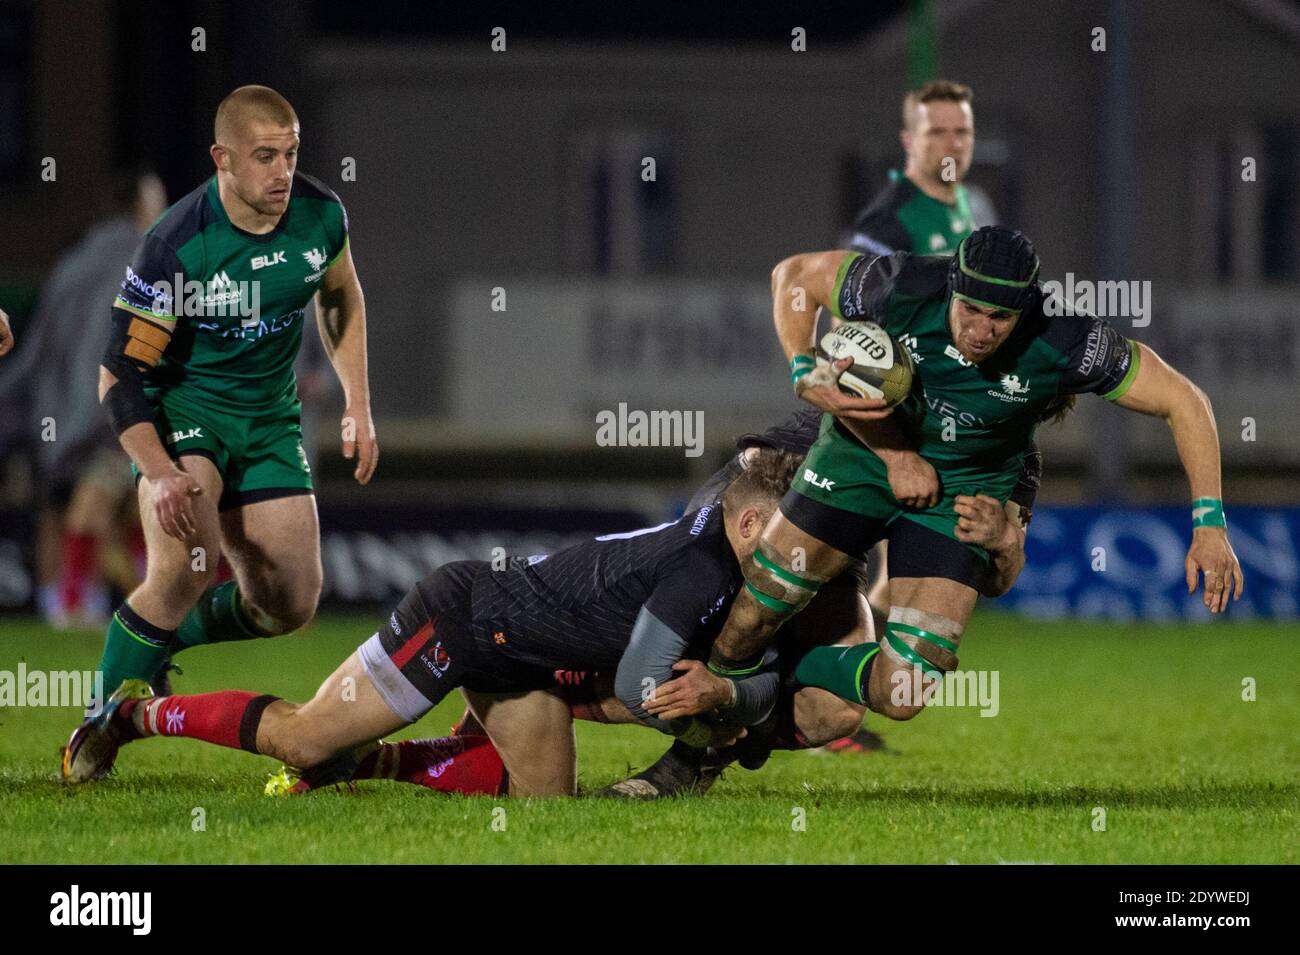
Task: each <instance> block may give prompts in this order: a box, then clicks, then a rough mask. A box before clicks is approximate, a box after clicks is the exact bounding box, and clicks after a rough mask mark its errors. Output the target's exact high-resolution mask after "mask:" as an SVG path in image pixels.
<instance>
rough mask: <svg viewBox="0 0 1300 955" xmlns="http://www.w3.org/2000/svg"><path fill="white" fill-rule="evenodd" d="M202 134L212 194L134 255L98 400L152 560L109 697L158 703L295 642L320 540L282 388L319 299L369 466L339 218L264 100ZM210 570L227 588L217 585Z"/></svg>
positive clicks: (352, 277) (350, 428)
mask: <svg viewBox="0 0 1300 955" xmlns="http://www.w3.org/2000/svg"><path fill="white" fill-rule="evenodd" d="M214 132H215V143H214V145H213V146H212V148H211V155H212V160H213V163H214V165H215V166H216V175H215V176H213V177H212V178H211V179H209V180H208V181H207V182H205V183H204V184H202V185H201V186H199V187H198V188H197V189H195V190H194V191H193V192H191V193H190V194H189V195H187V196H185V197H184V198H183V199H181V200H180V201H179V202H177V203H176V204H175V205H174V206H172V207H171V208H170V209H169V210H168V211H167V212H166V213H165V214H164V215H163V216H162V218H161V219H159V220H158V222H157V223H155V224H154V226H153V227H152V228H151V229H150V230H149V232H148V233H147V234H146V235H145V237H144V239H143V240H142V242H141V243H140V246H139V248H138V250H137V252H136V255H135V258H134V260H133V261H132V262H131V263H130V265H129V266H128V267H127V269H126V278H125V280H124V281H123V282H122V287H121V292H120V293H119V295H118V297H117V299H116V300H115V301H114V302H113V303H112V305H113V307H112V328H113V331H112V337H111V339H110V341H109V343H108V347H107V349H106V351H105V353H104V359H103V364H102V366H101V368H100V371H99V375H100V385H99V395H100V401H101V403H102V405H103V406H104V408H105V410H106V411H107V413H108V418H109V422H110V424H111V425H112V427H113V430H114V432H115V433H116V434H117V436H118V439H119V441H120V443H121V445H122V447H123V448H124V449H125V450H126V452H127V453H128V454H129V455H130V457H131V460H132V463H133V466H134V468H135V471H136V474H137V475H138V477H139V491H138V496H139V502H140V517H141V522H142V524H143V527H144V532H145V540H146V544H147V548H148V570H147V575H146V579H145V582H144V583H143V584H142V585H141V586H140V587H139V588H137V589H136V590H134V591H133V592H132V593H131V594H130V595H129V596H128V598H127V599H126V601H125V602H124V603H123V604H122V605H121V606H120V607H119V608H118V609H117V611H116V613H114V614H113V617H112V620H111V621H110V623H109V627H108V632H107V635H106V637H105V644H104V654H103V658H102V659H101V661H100V664H99V670H100V671H101V672H102V673H103V677H104V686H105V688H106V691H107V692H111V691H112V689H114V688H116V687H117V686H118V685H119V684H121V683H122V682H123V681H124V680H128V679H142V680H146V681H151V680H152V681H154V682H155V683H156V684H157V685H158V686H159V689H165V683H166V668H167V667H168V666H169V664H170V659H171V656H172V655H173V654H175V653H178V652H180V651H181V650H184V649H188V648H190V647H193V646H198V645H201V644H208V643H217V642H222V641H228V640H247V639H252V638H256V637H269V636H275V635H277V634H284V633H288V632H290V631H292V630H295V629H297V628H298V627H301V626H302V625H304V624H305V623H307V621H309V620H310V619H311V617H312V615H313V614H314V613H315V609H316V601H317V599H318V597H319V594H320V587H321V561H320V530H319V525H318V522H317V516H316V500H315V497H314V495H313V490H312V478H311V473H310V469H309V468H308V465H307V462H306V456H305V454H304V451H303V448H302V444H301V430H300V425H299V419H298V415H299V402H298V396H297V391H296V385H295V380H294V373H293V364H294V359H295V357H296V355H297V354H298V349H299V345H300V343H301V341H302V335H303V324H304V309H305V307H306V305H307V304H308V302H309V301H310V300H311V298H312V296H316V297H317V302H316V316H317V325H318V329H319V332H320V335H321V338H322V341H323V342H324V344H325V349H326V351H327V352H328V354H329V356H330V360H331V362H332V363H333V365H334V369H335V371H336V373H337V374H338V377H339V380H340V382H341V383H342V385H343V391H344V396H345V402H346V410H345V411H344V418H343V453H344V456H345V457H348V458H352V457H354V456H355V457H356V459H357V466H356V470H355V477H356V480H357V481H358V482H359V483H362V484H365V483H366V482H367V481H369V480H370V477H371V475H372V474H373V473H374V470H375V466H376V463H377V459H378V445H377V443H376V441H375V435H374V426H373V423H372V420H371V414H370V391H369V382H368V378H367V370H366V313H365V304H364V300H363V298H362V293H361V285H360V283H359V282H358V280H357V275H356V270H355V269H354V267H353V264H352V255H351V251H350V249H349V245H348V224H347V216H346V214H345V212H344V210H343V206H342V204H341V203H340V202H339V199H338V197H337V196H336V195H335V194H334V193H333V192H332V191H330V190H329V189H328V188H327V187H326V186H324V185H322V184H321V183H320V182H318V181H317V180H315V179H312V178H311V177H309V176H306V175H304V174H302V173H300V172H298V171H297V163H298V144H299V136H298V133H299V127H298V118H297V116H296V115H295V113H294V111H293V108H292V107H291V106H290V105H289V103H288V102H287V101H286V100H285V99H284V97H282V96H280V95H279V94H278V93H276V92H275V91H274V90H271V89H268V88H266V87H262V86H243V87H240V88H238V89H236V90H235V91H233V92H232V93H231V94H230V95H229V96H227V97H226V98H225V99H224V100H223V101H222V102H221V104H220V105H219V106H218V108H217V113H216V120H215V124H214ZM223 551H224V553H225V556H226V557H227V559H228V560H229V561H230V564H231V567H232V568H233V570H234V575H235V577H234V580H231V581H227V582H226V583H222V584H217V583H216V582H215V575H216V573H217V567H218V561H219V557H220V555H221V554H222V552H223ZM96 718H97V717H94V716H92V717H88V720H87V723H85V724H83V726H82V727H81V728H79V729H78V730H77V732H76V733H74V734H73V738H72V739H71V740H70V741H69V746H68V747H67V749H66V750H65V754H66V752H70V751H72V750H73V749H75V748H76V746H77V734H78V733H81V732H83V731H88V728H89V727H90V726H91V723H92V721H93V720H94V719H96ZM64 768H65V771H66V769H67V767H66V765H65V767H64Z"/></svg>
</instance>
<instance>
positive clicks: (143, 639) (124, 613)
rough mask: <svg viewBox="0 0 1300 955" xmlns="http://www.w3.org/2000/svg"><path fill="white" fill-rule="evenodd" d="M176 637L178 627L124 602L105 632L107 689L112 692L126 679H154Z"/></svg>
mask: <svg viewBox="0 0 1300 955" xmlns="http://www.w3.org/2000/svg"><path fill="white" fill-rule="evenodd" d="M175 639H176V632H175V631H173V630H163V629H162V628H161V627H155V626H154V625H153V624H151V623H150V622H149V621H147V620H145V619H144V618H143V617H141V616H140V615H139V614H138V613H136V612H135V611H134V610H132V609H131V605H130V604H127V603H123V604H122V606H120V607H118V608H117V612H116V613H114V614H113V619H112V620H110V621H109V622H108V632H107V633H106V634H105V635H104V655H103V656H102V657H101V658H100V660H99V670H100V672H101V673H103V674H104V692H105V693H106V694H111V693H112V692H113V691H114V690H116V689H117V688H118V686H120V685H121V683H122V681H123V680H148V679H152V677H153V675H154V673H156V672H157V670H158V667H160V666H161V665H162V662H163V660H165V659H166V658H167V651H168V649H169V648H170V647H171V645H172V643H173V641H174V640H175Z"/></svg>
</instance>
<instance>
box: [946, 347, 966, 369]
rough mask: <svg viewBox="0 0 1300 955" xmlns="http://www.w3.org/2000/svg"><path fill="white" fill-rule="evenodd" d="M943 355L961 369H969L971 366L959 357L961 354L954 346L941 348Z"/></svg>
mask: <svg viewBox="0 0 1300 955" xmlns="http://www.w3.org/2000/svg"><path fill="white" fill-rule="evenodd" d="M943 353H944V354H945V355H947V356H948V357H949V358H951V359H952V360H953V361H955V362H956V363H957V364H959V365H961V366H962V367H963V368H969V367H970V366H971V365H972V364H973V363H972V362H969V361H967V360H966V359H965V358H963V357H962V356H961V352H959V351H958V350H957V347H956V346H955V345H945V346H944V347H943Z"/></svg>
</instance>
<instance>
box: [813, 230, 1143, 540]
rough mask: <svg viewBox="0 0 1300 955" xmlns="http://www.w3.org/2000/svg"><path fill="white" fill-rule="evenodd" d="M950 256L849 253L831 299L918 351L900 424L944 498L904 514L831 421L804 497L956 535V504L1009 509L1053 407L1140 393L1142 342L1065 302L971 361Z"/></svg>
mask: <svg viewBox="0 0 1300 955" xmlns="http://www.w3.org/2000/svg"><path fill="white" fill-rule="evenodd" d="M950 258H951V257H949V256H915V255H909V254H908V253H906V252H897V253H894V254H893V255H888V256H877V257H873V256H864V255H850V256H847V257H846V258H845V260H844V262H843V264H842V265H841V267H840V270H839V274H838V275H837V277H836V281H835V287H834V293H833V298H832V302H831V310H832V311H833V312H834V314H835V315H836V317H838V318H841V319H844V320H846V321H874V322H877V323H879V324H880V325H882V326H883V327H884V328H885V329H886V330H887V331H888V332H889V333H890V334H891V335H893V336H894V337H895V338H896V339H897V340H899V341H900V342H901V343H902V345H903V347H904V348H906V349H907V350H908V351H909V352H910V353H911V356H912V359H913V363H914V367H915V376H914V379H913V384H912V392H911V394H910V395H909V396H908V397H907V398H906V399H905V400H904V402H903V403H902V404H901V405H899V407H898V408H897V410H895V412H894V414H893V416H892V420H893V421H895V422H897V423H898V424H899V425H900V426H901V427H902V428H903V430H904V432H905V433H906V434H907V435H908V437H909V438H910V441H911V444H912V446H913V447H914V448H915V449H916V451H917V452H918V453H919V454H920V455H921V456H922V457H923V458H925V459H926V460H927V461H929V462H930V463H931V464H932V465H933V466H934V468H935V470H936V471H937V472H938V474H939V478H940V481H941V484H942V491H943V500H942V501H941V502H940V503H939V504H938V505H937V506H936V507H934V508H931V509H930V510H929V511H926V512H923V513H906V514H905V513H903V511H902V509H901V508H900V507H899V505H898V503H897V501H895V500H894V498H893V495H892V494H891V493H890V491H889V479H888V471H887V468H886V467H885V464H884V462H883V461H881V459H880V458H879V457H877V456H876V455H875V454H873V453H872V452H871V451H869V450H868V449H867V448H865V447H864V446H863V445H862V444H860V443H859V442H858V441H857V440H856V439H855V438H853V437H852V436H851V435H849V434H848V433H847V431H845V430H844V427H843V425H841V424H839V423H838V422H837V421H836V420H835V419H834V418H833V417H831V416H830V415H826V416H825V417H824V418H823V420H822V428H821V436H820V437H819V438H818V440H817V442H816V443H815V444H814V445H813V447H812V449H811V450H810V452H809V454H808V457H807V459H806V462H805V464H806V469H805V471H804V472H803V475H802V476H801V477H800V478H799V479H798V480H797V481H796V483H795V485H794V490H795V491H796V492H798V493H799V494H801V495H804V496H806V497H810V498H812V499H814V500H816V501H819V502H820V503H822V504H825V505H828V506H830V507H836V508H840V509H842V510H848V511H853V512H856V513H859V514H863V515H866V516H870V517H872V518H874V519H880V520H885V521H892V520H893V519H895V518H896V517H899V516H903V517H907V518H909V519H912V520H917V521H919V522H921V523H923V524H926V525H928V526H930V527H932V528H933V529H935V530H940V531H942V532H943V533H945V534H948V536H952V528H953V525H955V522H956V516H955V514H954V513H953V512H952V500H953V498H954V497H955V496H956V495H958V494H972V495H973V494H988V495H991V496H993V497H995V498H997V499H998V500H1000V501H1003V502H1005V501H1006V500H1007V499H1008V498H1009V497H1010V496H1011V493H1012V491H1013V489H1014V488H1015V486H1016V482H1017V480H1018V478H1019V476H1020V474H1021V471H1022V467H1023V465H1024V461H1025V456H1026V454H1027V453H1028V449H1029V448H1030V447H1031V441H1032V439H1033V436H1034V430H1035V428H1036V427H1037V425H1038V422H1039V421H1040V419H1041V418H1042V416H1043V412H1044V410H1045V409H1046V408H1047V407H1048V405H1049V404H1050V403H1051V402H1052V401H1053V399H1055V398H1056V397H1057V396H1059V395H1063V394H1064V395H1069V394H1078V393H1082V392H1094V393H1096V394H1099V395H1101V396H1102V397H1104V398H1107V399H1109V400H1114V399H1116V398H1119V397H1120V396H1121V395H1123V394H1124V393H1125V392H1126V391H1127V390H1128V389H1129V387H1130V386H1131V385H1132V383H1133V379H1134V377H1135V376H1136V375H1137V370H1138V349H1137V344H1136V343H1135V342H1132V341H1129V340H1128V339H1126V338H1125V337H1124V336H1123V335H1121V334H1120V333H1119V332H1117V331H1116V330H1115V329H1114V328H1112V327H1111V326H1110V325H1109V324H1107V323H1106V322H1104V321H1102V320H1100V319H1097V318H1094V317H1092V316H1090V315H1086V314H1080V313H1076V312H1074V311H1072V310H1069V309H1068V308H1067V307H1066V306H1065V303H1063V302H1058V304H1060V305H1061V306H1062V307H1061V308H1060V309H1055V308H1054V309H1053V310H1052V311H1053V312H1061V314H1053V315H1048V314H1047V313H1046V311H1045V310H1044V308H1043V304H1042V301H1041V300H1040V301H1038V302H1036V303H1035V304H1034V305H1033V306H1032V307H1031V308H1029V309H1027V310H1026V311H1025V312H1024V313H1023V314H1022V315H1021V318H1020V321H1019V322H1018V323H1017V326H1016V328H1015V329H1014V330H1013V331H1012V333H1011V336H1010V337H1009V338H1008V339H1007V340H1006V342H1004V343H1003V345H1002V346H1001V347H1000V348H999V349H998V350H997V351H996V352H995V353H994V354H992V355H991V356H989V358H988V359H986V360H985V361H983V362H980V363H979V364H973V363H971V362H969V361H967V360H966V359H965V358H963V357H962V355H961V353H960V352H959V351H958V350H957V347H956V345H955V344H954V343H953V340H952V333H951V331H950V330H949V324H948V309H949V302H950V299H951V295H950V293H949V289H948V265H949V262H950Z"/></svg>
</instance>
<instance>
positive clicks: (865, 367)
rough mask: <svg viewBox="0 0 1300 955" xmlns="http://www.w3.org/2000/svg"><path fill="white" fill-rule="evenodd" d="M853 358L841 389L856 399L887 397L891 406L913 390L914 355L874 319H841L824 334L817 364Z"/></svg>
mask: <svg viewBox="0 0 1300 955" xmlns="http://www.w3.org/2000/svg"><path fill="white" fill-rule="evenodd" d="M844 358H852V359H853V364H852V365H850V366H849V367H848V368H846V369H845V370H844V373H843V374H842V375H840V391H842V392H844V393H845V394H846V395H852V396H853V397H854V398H884V399H885V400H886V401H888V402H889V407H891V408H892V407H893V406H894V405H896V404H898V403H899V402H900V401H902V400H903V399H904V398H906V397H907V394H908V392H909V391H911V390H912V373H913V370H914V368H913V365H912V356H911V354H910V353H909V352H908V350H907V349H906V348H904V347H903V346H902V345H901V344H899V342H898V339H896V338H894V337H893V336H892V335H890V334H889V332H887V331H885V330H884V329H883V328H881V327H880V326H879V325H877V324H876V323H875V322H842V323H841V324H840V326H839V328H836V329H833V330H832V331H829V332H827V333H826V334H825V335H823V336H822V340H821V342H819V343H818V346H817V365H818V367H822V366H825V365H829V364H830V363H831V362H833V361H840V360H841V359H844Z"/></svg>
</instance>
